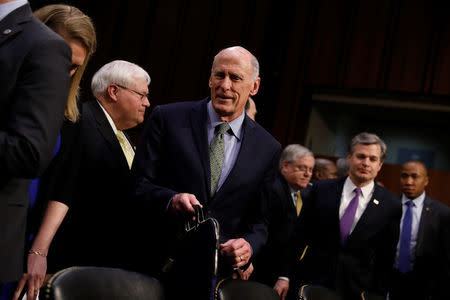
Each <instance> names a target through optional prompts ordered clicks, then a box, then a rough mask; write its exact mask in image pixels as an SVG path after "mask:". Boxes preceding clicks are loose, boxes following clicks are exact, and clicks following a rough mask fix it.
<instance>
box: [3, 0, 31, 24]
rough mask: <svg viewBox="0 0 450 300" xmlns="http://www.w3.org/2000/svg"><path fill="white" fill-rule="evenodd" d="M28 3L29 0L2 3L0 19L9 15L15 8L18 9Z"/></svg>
mask: <svg viewBox="0 0 450 300" xmlns="http://www.w3.org/2000/svg"><path fill="white" fill-rule="evenodd" d="M27 3H28V1H27V0H16V1H11V2H7V3H3V4H0V21H1V20H3V19H4V18H5V17H6V16H7V15H9V14H10V13H11V12H12V11H13V10H16V9H17V8H19V7H21V6H23V5H25V4H27Z"/></svg>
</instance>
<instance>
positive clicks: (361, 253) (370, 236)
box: [294, 133, 401, 299]
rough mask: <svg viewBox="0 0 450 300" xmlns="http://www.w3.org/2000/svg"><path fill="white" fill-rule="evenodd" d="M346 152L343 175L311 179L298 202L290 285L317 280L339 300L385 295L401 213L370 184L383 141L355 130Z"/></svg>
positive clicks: (383, 151)
mask: <svg viewBox="0 0 450 300" xmlns="http://www.w3.org/2000/svg"><path fill="white" fill-rule="evenodd" d="M349 150H350V151H349V154H348V157H347V159H348V161H349V164H350V170H349V176H348V177H345V178H338V179H330V180H323V181H316V182H315V183H314V185H313V187H312V190H311V194H310V196H309V197H308V199H305V201H304V205H303V209H302V213H301V215H300V217H299V220H298V224H297V227H296V237H295V242H296V247H295V249H296V251H295V255H294V256H295V258H294V259H295V261H296V262H297V263H298V266H297V268H296V274H295V276H296V282H297V287H296V288H297V289H298V288H299V287H300V286H301V285H302V284H320V285H324V286H327V287H329V288H332V289H335V290H337V292H338V293H339V294H341V295H342V297H343V298H344V299H360V297H361V293H362V292H363V291H367V292H372V293H375V294H379V295H386V293H387V282H386V280H387V278H388V274H389V272H390V269H391V266H392V263H393V260H394V256H395V245H396V241H397V238H398V221H399V219H400V214H401V210H400V205H398V202H397V201H395V200H394V198H393V195H392V194H391V193H389V192H388V191H387V190H385V189H384V188H382V187H380V186H378V185H377V184H376V183H375V182H374V179H375V177H376V176H377V174H378V171H379V170H380V169H381V166H382V164H383V159H384V157H385V155H386V145H385V143H384V142H383V141H382V140H381V139H380V138H379V137H378V136H377V135H375V134H370V133H360V134H358V135H356V136H355V137H354V138H353V139H352V141H351V144H350V147H349ZM305 247H307V250H306V252H304V249H305ZM300 258H302V259H301V260H300ZM299 260H300V261H299Z"/></svg>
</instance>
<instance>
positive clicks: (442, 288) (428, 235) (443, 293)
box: [392, 195, 450, 299]
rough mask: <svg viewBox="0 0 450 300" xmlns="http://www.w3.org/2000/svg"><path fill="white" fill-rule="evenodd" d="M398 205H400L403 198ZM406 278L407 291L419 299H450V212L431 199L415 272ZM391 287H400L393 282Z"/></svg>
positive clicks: (422, 226) (420, 234)
mask: <svg viewBox="0 0 450 300" xmlns="http://www.w3.org/2000/svg"><path fill="white" fill-rule="evenodd" d="M397 201H399V202H400V203H401V195H400V196H399V197H398V198H397ZM394 278H395V277H394ZM405 278H406V279H407V280H409V283H407V284H406V285H408V289H410V290H411V291H413V293H414V295H415V296H416V297H418V298H420V299H450V289H449V286H448V285H449V283H450V208H449V207H448V206H447V205H445V204H443V203H441V202H439V201H437V200H434V199H432V198H430V197H428V196H426V197H425V201H424V205H423V209H422V215H421V217H420V222H419V231H418V236H417V245H416V251H415V257H414V264H413V268H412V270H411V272H410V273H409V274H408V276H406V277H405ZM408 278H409V279H408ZM392 286H393V288H394V289H395V287H397V286H400V285H399V284H397V282H395V281H394V282H392ZM400 293H401V294H404V293H402V292H400Z"/></svg>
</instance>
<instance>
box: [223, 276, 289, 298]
mask: <svg viewBox="0 0 450 300" xmlns="http://www.w3.org/2000/svg"><path fill="white" fill-rule="evenodd" d="M214 296H215V297H214V299H215V300H260V299H264V300H280V297H279V296H278V294H277V292H275V290H274V289H272V288H271V287H270V286H268V285H265V284H262V283H259V282H256V281H251V280H240V279H231V278H230V279H224V280H222V281H220V282H219V283H218V284H217V286H216V291H215V295H214Z"/></svg>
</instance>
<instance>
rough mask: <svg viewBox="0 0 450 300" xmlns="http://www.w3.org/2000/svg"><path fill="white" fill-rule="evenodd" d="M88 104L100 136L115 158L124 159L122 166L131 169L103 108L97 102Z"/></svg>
mask: <svg viewBox="0 0 450 300" xmlns="http://www.w3.org/2000/svg"><path fill="white" fill-rule="evenodd" d="M87 104H88V105H89V106H90V108H91V110H92V114H93V116H94V119H95V121H96V123H97V129H98V130H99V131H100V134H101V135H102V136H103V138H104V139H105V141H106V145H107V146H108V148H110V149H111V152H112V153H113V155H114V157H122V158H123V159H121V162H120V164H121V165H123V167H126V168H127V169H129V166H128V162H127V159H126V157H125V154H124V153H123V151H122V147H121V146H120V143H119V141H118V140H117V137H116V136H115V134H114V131H113V129H112V128H111V125H110V124H109V122H108V119H107V118H106V116H105V113H104V112H103V110H102V108H101V107H100V105H99V104H98V103H97V101H90V102H88V103H87ZM127 138H128V137H127Z"/></svg>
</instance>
